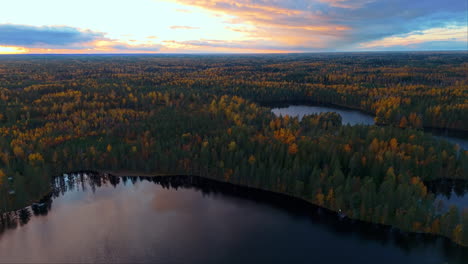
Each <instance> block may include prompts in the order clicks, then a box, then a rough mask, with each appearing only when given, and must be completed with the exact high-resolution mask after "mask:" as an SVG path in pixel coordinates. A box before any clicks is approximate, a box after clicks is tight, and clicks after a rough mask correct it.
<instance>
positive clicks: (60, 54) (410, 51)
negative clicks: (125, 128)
mask: <svg viewBox="0 0 468 264" xmlns="http://www.w3.org/2000/svg"><path fill="white" fill-rule="evenodd" d="M368 53H373V54H377V53H387V54H391V53H434V54H442V53H463V54H468V50H369V51H317V52H274V53H268V52H262V53H261V52H250V53H249V52H234V53H229V52H193V53H169V52H167V53H166V52H159V53H0V56H48V55H50V56H158V55H165V56H167V55H175V56H185V55H193V56H206V55H220V56H225V55H233V56H236V55H314V54H368Z"/></svg>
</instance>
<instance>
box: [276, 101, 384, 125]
mask: <svg viewBox="0 0 468 264" xmlns="http://www.w3.org/2000/svg"><path fill="white" fill-rule="evenodd" d="M271 111H272V112H273V113H274V114H275V115H277V116H280V115H281V116H286V115H288V116H294V117H296V116H297V117H298V118H299V120H301V119H302V118H303V117H304V116H305V115H310V114H320V113H326V112H335V113H337V114H339V115H341V118H342V121H341V122H342V123H343V124H344V125H352V126H354V125H373V124H374V123H375V122H374V117H372V116H371V115H367V114H364V113H362V112H360V111H356V110H348V109H340V108H334V107H327V106H307V105H290V106H288V107H282V108H273V109H272V110H271Z"/></svg>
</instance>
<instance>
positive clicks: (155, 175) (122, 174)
mask: <svg viewBox="0 0 468 264" xmlns="http://www.w3.org/2000/svg"><path fill="white" fill-rule="evenodd" d="M87 172H92V173H97V174H108V175H110V176H114V177H119V178H122V177H143V178H161V179H162V178H166V179H167V178H171V177H184V178H189V177H196V178H200V179H203V180H206V181H211V182H213V183H216V184H219V185H225V186H229V187H231V188H238V189H241V190H238V191H243V190H242V189H244V191H245V190H247V191H252V192H260V193H259V195H262V193H263V195H264V194H269V195H275V196H278V197H279V198H281V199H291V200H295V202H301V203H306V204H308V205H311V206H314V207H317V208H320V209H321V210H326V211H328V212H329V213H330V214H335V215H336V217H340V218H341V216H340V212H338V211H335V210H333V209H330V208H327V207H324V206H320V205H317V204H315V203H313V202H312V201H310V200H307V199H305V198H302V197H299V196H294V195H291V194H287V193H282V192H278V191H273V190H268V189H265V188H260V187H253V186H248V185H244V184H236V183H231V182H227V181H222V180H219V179H214V178H210V177H206V176H199V175H188V174H168V173H148V172H141V171H133V170H116V171H112V170H106V171H99V170H98V171H93V170H89V171H87ZM439 180H442V179H439ZM342 218H344V219H348V220H351V221H356V222H359V223H360V224H366V225H377V226H379V227H382V228H385V229H388V230H397V231H398V232H402V233H406V234H415V235H424V236H433V237H441V238H444V239H447V240H449V241H451V242H452V243H453V244H455V245H458V246H461V247H465V248H468V245H465V244H460V243H457V242H455V241H454V240H452V239H451V238H449V237H446V236H443V235H441V234H435V233H430V232H415V231H407V230H404V229H401V228H399V227H397V226H393V225H387V224H381V223H376V222H370V221H365V220H361V219H357V218H352V217H349V216H346V215H345V216H344V217H342Z"/></svg>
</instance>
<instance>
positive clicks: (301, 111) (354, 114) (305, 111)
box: [271, 105, 468, 150]
mask: <svg viewBox="0 0 468 264" xmlns="http://www.w3.org/2000/svg"><path fill="white" fill-rule="evenodd" d="M271 111H272V112H273V113H274V114H275V115H277V116H285V115H289V116H292V117H298V118H299V120H301V119H302V118H303V117H304V116H305V115H310V114H319V113H325V112H335V113H337V114H339V115H341V118H342V123H343V124H344V125H348V124H349V125H374V124H375V122H374V117H373V116H372V115H369V114H366V113H364V112H361V111H358V110H349V109H342V108H337V107H328V106H308V105H289V106H287V107H276V108H272V110H271ZM432 132H433V133H436V130H433V131H432ZM435 137H436V138H438V139H442V140H447V141H449V142H451V143H453V144H458V145H459V146H460V147H461V148H462V149H465V150H468V138H466V137H465V138H462V137H455V136H450V135H448V133H447V132H438V133H437V134H435Z"/></svg>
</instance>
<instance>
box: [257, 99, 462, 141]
mask: <svg viewBox="0 0 468 264" xmlns="http://www.w3.org/2000/svg"><path fill="white" fill-rule="evenodd" d="M254 102H255V103H257V104H258V105H260V106H262V107H268V108H279V107H288V106H291V105H305V106H323V107H334V108H337V109H341V110H352V111H358V112H360V113H362V114H366V115H369V116H371V117H372V118H375V113H373V112H371V111H367V110H363V109H361V108H358V107H353V106H349V105H340V104H335V103H319V102H313V101H309V100H285V101H263V102H259V101H254ZM375 125H376V126H392V124H377V123H375ZM394 127H396V126H394ZM413 129H414V128H413ZM421 130H422V131H424V132H425V133H429V134H431V135H435V136H452V137H457V138H460V139H468V130H464V129H458V128H448V127H433V126H423V127H422V129H421ZM462 134H463V135H462Z"/></svg>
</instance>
